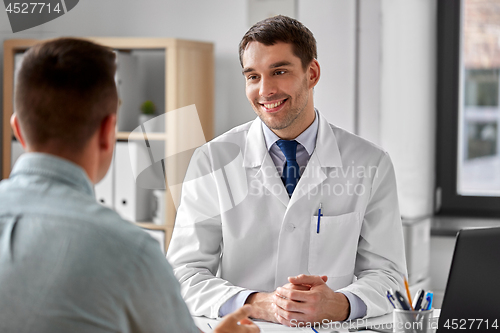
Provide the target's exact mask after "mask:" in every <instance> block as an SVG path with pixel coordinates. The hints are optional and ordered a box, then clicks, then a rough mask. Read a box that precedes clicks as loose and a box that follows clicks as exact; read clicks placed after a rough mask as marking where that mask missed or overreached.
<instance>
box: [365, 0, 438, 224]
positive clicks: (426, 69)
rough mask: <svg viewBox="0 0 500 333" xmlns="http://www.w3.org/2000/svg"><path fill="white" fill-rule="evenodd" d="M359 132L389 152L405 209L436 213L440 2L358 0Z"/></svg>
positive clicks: (405, 212)
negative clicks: (437, 79) (437, 51)
mask: <svg viewBox="0 0 500 333" xmlns="http://www.w3.org/2000/svg"><path fill="white" fill-rule="evenodd" d="M359 29H360V30H359V31H360V36H359V41H360V42H359V76H358V78H359V81H358V91H359V100H358V105H359V109H358V114H359V119H358V123H359V134H360V135H361V136H362V137H365V138H367V139H369V140H371V141H373V142H375V143H378V144H379V145H380V146H382V147H383V148H384V149H385V150H386V151H388V152H389V154H390V155H391V158H392V161H393V163H394V167H395V171H396V178H397V183H398V196H399V204H400V210H401V214H402V215H403V216H404V217H405V218H409V219H414V218H419V217H423V216H428V215H431V214H432V213H433V199H434V174H435V165H434V164H435V156H434V154H435V117H436V102H435V101H436V97H435V89H436V82H435V81H436V70H435V69H436V45H435V42H436V34H437V27H436V2H435V1H422V0H406V1H400V0H360V22H359Z"/></svg>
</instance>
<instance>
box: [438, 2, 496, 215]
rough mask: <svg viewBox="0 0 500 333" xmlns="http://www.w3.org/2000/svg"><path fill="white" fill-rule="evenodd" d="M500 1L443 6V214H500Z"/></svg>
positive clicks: (440, 152) (440, 168) (440, 178)
mask: <svg viewBox="0 0 500 333" xmlns="http://www.w3.org/2000/svg"><path fill="white" fill-rule="evenodd" d="M499 78H500V0H461V1H458V0H444V1H439V2H438V119H437V145H438V147H437V154H438V156H437V188H438V192H437V196H438V204H437V205H438V207H437V210H438V212H439V213H440V214H450V215H469V216H500V133H499V127H500V103H499V100H500V98H499V97H500V79H499Z"/></svg>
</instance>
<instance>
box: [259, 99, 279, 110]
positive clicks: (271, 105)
mask: <svg viewBox="0 0 500 333" xmlns="http://www.w3.org/2000/svg"><path fill="white" fill-rule="evenodd" d="M283 102H284V100H283V101H280V102H277V103H272V104H264V106H265V107H266V109H274V108H275V107H277V106H278V105H281V104H283Z"/></svg>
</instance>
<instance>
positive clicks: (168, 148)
mask: <svg viewBox="0 0 500 333" xmlns="http://www.w3.org/2000/svg"><path fill="white" fill-rule="evenodd" d="M85 39H88V40H91V41H94V42H96V43H98V44H101V45H106V46H108V47H111V48H113V49H115V50H117V51H123V52H131V51H134V50H145V51H146V50H151V51H153V50H156V51H158V50H160V51H164V54H165V56H164V58H165V65H164V68H165V76H164V78H165V79H164V80H165V82H164V83H165V85H164V86H165V104H164V105H165V110H164V112H169V111H174V110H176V109H179V108H182V107H185V106H188V105H191V104H195V105H196V109H197V111H198V116H199V119H200V122H201V126H202V128H203V132H204V135H205V140H206V141H208V140H211V139H212V138H213V107H214V56H213V44H211V43H206V42H195V41H187V40H180V39H174V38H107V37H106V38H102V37H98V38H94V37H90V38H85ZM39 42H40V40H35V39H11V40H6V41H5V42H4V78H3V92H4V94H3V96H4V99H3V140H2V143H3V156H2V178H7V177H8V176H9V174H10V171H11V141H12V139H13V134H12V130H11V128H10V117H11V115H12V113H13V94H14V89H13V83H14V66H15V61H14V58H15V55H16V54H17V53H21V52H24V51H25V50H27V49H28V48H29V47H31V46H33V45H35V44H37V43H39ZM164 118H165V119H170V118H168V117H164ZM129 134H130V133H127V132H118V133H117V139H119V140H127V139H128V138H129ZM190 137H191V133H190V129H189V128H186V124H185V123H176V121H168V122H166V123H165V132H163V133H155V134H154V135H152V136H150V138H149V139H150V140H164V141H165V145H164V146H165V156H171V155H172V154H173V152H179V151H180V150H181V149H183V148H182V147H183V146H184V145H183V143H185V142H186V141H189V140H190ZM116 167H119V165H116ZM179 168H182V169H183V170H185V168H186V166H185V165H184V164H183V165H180V166H179ZM181 171H182V170H181ZM167 181H168V179H167ZM172 195H177V196H178V195H179V193H171V191H170V190H169V189H168V186H167V195H166V196H165V198H166V203H165V204H166V220H165V221H164V224H163V225H157V224H153V223H137V224H138V225H140V226H141V227H144V228H148V229H156V230H158V229H159V230H164V231H165V249H167V248H168V244H169V242H170V238H171V236H172V231H173V227H174V220H175V212H176V210H175V206H174V200H173V198H172Z"/></svg>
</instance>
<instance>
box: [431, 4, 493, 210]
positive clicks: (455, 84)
mask: <svg viewBox="0 0 500 333" xmlns="http://www.w3.org/2000/svg"><path fill="white" fill-rule="evenodd" d="M437 4H438V9H437V32H438V36H437V119H436V121H437V123H436V125H437V126H436V139H437V140H436V146H437V147H436V173H437V174H436V207H435V208H436V209H435V210H436V214H437V215H449V216H450V215H451V216H478V217H479V216H484V217H499V216H500V197H498V196H462V195H459V194H458V191H457V188H458V187H457V185H458V184H457V173H458V148H459V139H460V138H459V133H458V129H459V121H460V119H459V116H460V112H459V110H460V109H459V108H460V104H459V103H460V88H461V87H460V84H461V82H460V70H461V68H460V51H461V50H460V46H461V45H460V43H461V19H462V5H463V0H440V1H438V2H437Z"/></svg>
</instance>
